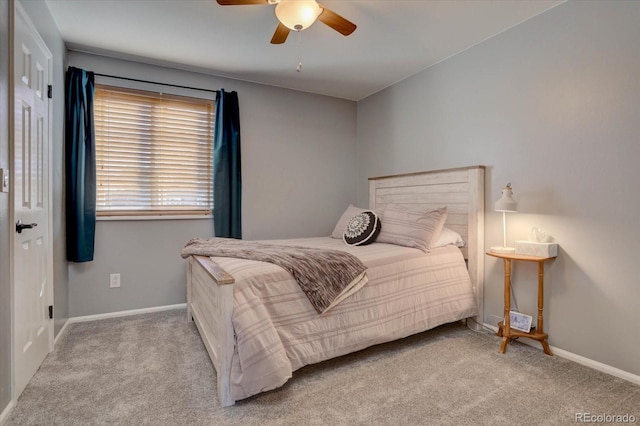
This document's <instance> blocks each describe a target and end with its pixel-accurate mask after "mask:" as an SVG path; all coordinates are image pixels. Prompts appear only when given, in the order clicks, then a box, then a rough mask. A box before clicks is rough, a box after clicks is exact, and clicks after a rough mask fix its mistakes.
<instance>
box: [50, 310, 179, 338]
mask: <svg viewBox="0 0 640 426" xmlns="http://www.w3.org/2000/svg"><path fill="white" fill-rule="evenodd" d="M186 308H187V304H186V303H178V304H176V305H164V306H154V307H151V308H142V309H131V310H128V311H118V312H108V313H106V314H96V315H85V316H82V317H73V318H69V319H68V320H67V322H66V323H65V327H66V326H67V324H73V323H75V322H87V321H97V320H101V319H108V318H118V317H128V316H130V315H140V314H148V313H151V312H160V311H170V310H173V309H186ZM63 329H64V327H63ZM58 334H62V330H60V333H58Z"/></svg>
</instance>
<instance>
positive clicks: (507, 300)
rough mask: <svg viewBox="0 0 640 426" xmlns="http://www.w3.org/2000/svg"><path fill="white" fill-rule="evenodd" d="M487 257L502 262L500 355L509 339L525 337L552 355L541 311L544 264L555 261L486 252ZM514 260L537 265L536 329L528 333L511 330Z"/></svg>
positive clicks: (499, 326) (542, 306) (549, 258)
mask: <svg viewBox="0 0 640 426" xmlns="http://www.w3.org/2000/svg"><path fill="white" fill-rule="evenodd" d="M487 255H489V256H493V257H497V258H500V259H502V260H504V320H503V321H501V322H500V323H499V324H498V333H497V335H498V336H500V337H502V343H500V353H505V351H506V350H507V343H509V341H510V340H511V339H514V338H516V337H527V338H529V339H534V340H537V341H539V342H540V343H541V344H542V349H543V350H544V353H545V354H547V355H553V354H552V353H551V349H549V342H548V337H549V336H548V335H547V334H546V333H545V332H544V329H543V315H542V312H543V309H544V262H546V261H547V260H551V259H555V257H556V256H553V257H538V256H528V255H524V254H514V253H494V252H491V251H488V252H487ZM515 260H521V261H525V262H536V263H537V264H538V323H537V325H536V329H535V330H532V331H530V332H528V333H526V332H524V331H519V330H514V329H513V328H511V324H510V322H511V320H510V316H509V312H510V310H511V262H512V261H515Z"/></svg>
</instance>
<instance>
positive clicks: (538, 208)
mask: <svg viewBox="0 0 640 426" xmlns="http://www.w3.org/2000/svg"><path fill="white" fill-rule="evenodd" d="M639 22H640V2H637V1H636V2H577V1H576V2H573V1H570V2H567V3H564V4H562V5H560V6H558V7H556V8H554V9H552V10H551V11H549V12H546V13H544V14H542V15H539V16H538V17H536V18H534V19H532V20H529V21H527V22H525V23H523V24H521V25H518V26H517V27H514V28H512V29H510V30H509V31H507V32H505V33H502V34H501V35H499V36H497V37H494V38H492V39H489V40H487V41H485V42H484V43H481V44H480V45H477V46H475V47H473V48H471V49H469V50H467V51H465V52H462V53H461V54H458V55H456V56H454V57H452V58H450V59H448V60H446V61H444V62H442V63H440V64H438V65H436V66H433V67H431V68H429V69H427V70H425V71H423V72H421V73H419V74H416V75H414V76H413V77H411V78H409V79H407V80H405V81H402V82H400V83H398V84H396V85H394V86H392V87H390V88H388V89H386V90H384V91H382V92H379V93H377V94H375V95H373V96H371V97H369V98H367V99H365V100H362V101H360V102H359V103H358V152H359V180H358V182H359V191H358V194H359V197H358V200H359V204H360V205H366V200H367V196H368V193H367V181H366V179H367V177H369V176H375V175H386V174H390V173H399V172H411V171H418V170H428V169H439V168H448V167H456V166H464V165H475V164H484V165H486V166H488V169H487V178H486V187H485V190H486V199H485V203H486V205H487V207H488V208H487V212H486V216H485V217H486V220H485V221H486V223H485V225H486V228H485V230H486V233H485V236H486V241H485V245H486V248H487V249H488V248H489V247H491V246H495V245H502V242H501V241H502V229H501V228H502V218H501V216H500V214H499V213H496V212H494V211H493V208H492V206H493V205H494V203H495V201H496V200H497V199H498V198H499V195H500V189H501V188H502V186H503V185H504V184H506V183H507V182H512V184H513V187H514V193H515V198H516V200H517V201H518V202H519V213H516V214H511V215H509V216H508V225H507V226H508V235H507V238H508V242H510V243H511V244H513V241H514V240H515V239H527V237H528V235H529V230H530V228H531V227H532V226H541V227H542V228H543V229H544V230H546V231H547V232H549V233H550V234H552V235H553V236H555V237H556V239H557V241H558V242H559V244H560V254H559V256H558V258H557V259H556V260H555V261H554V262H552V263H549V264H548V265H547V275H546V276H547V282H546V286H545V287H546V288H545V290H546V294H545V296H546V297H545V300H546V305H545V321H546V331H548V332H549V340H550V343H551V344H552V345H553V346H556V347H558V348H561V349H564V350H567V351H569V352H572V353H575V354H578V355H581V356H583V357H586V358H589V359H592V360H595V361H599V362H602V363H604V364H608V365H611V366H613V367H617V368H619V369H622V370H624V371H627V372H631V373H633V374H636V375H639V374H640V363H638V352H639V350H640V340H639V339H638V335H639V334H638V330H639V329H640V319H639V318H640V317H639V316H638V314H637V312H638V309H637V306H638V301H639V300H640V286H639V285H638V278H637V276H638V263H637V255H638V253H639V252H640V231H639V229H640V228H639V227H638V218H637V217H638V214H637V212H638V210H639V209H640V201H638V197H637V194H636V192H637V191H635V188H636V187H637V185H638V182H640V168H639V167H638V166H637V161H638V158H640V144H638V135H640V78H638V76H639V75H640V55H639V54H638V46H640V25H638V23H639ZM485 267H486V276H485V300H484V304H485V320H486V321H487V322H492V323H494V325H495V323H496V322H497V321H498V320H499V317H501V316H502V302H503V275H502V274H503V269H502V263H501V261H499V260H497V259H494V258H486V263H485ZM514 274H515V275H514V286H515V293H516V299H517V302H518V304H519V307H520V310H521V311H523V312H527V313H529V314H534V313H535V312H536V305H535V303H536V302H535V300H536V293H535V292H536V279H537V276H536V270H535V269H534V267H533V265H522V264H517V265H516V266H515V271H514ZM496 350H497V348H496Z"/></svg>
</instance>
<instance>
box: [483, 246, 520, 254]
mask: <svg viewBox="0 0 640 426" xmlns="http://www.w3.org/2000/svg"><path fill="white" fill-rule="evenodd" d="M489 250H491V251H492V252H494V253H515V252H516V249H515V248H513V247H491V248H490V249H489Z"/></svg>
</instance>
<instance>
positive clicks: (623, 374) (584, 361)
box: [483, 323, 640, 385]
mask: <svg viewBox="0 0 640 426" xmlns="http://www.w3.org/2000/svg"><path fill="white" fill-rule="evenodd" d="M483 325H484V326H485V327H486V328H488V329H491V330H493V331H495V332H498V327H496V326H494V325H491V324H487V323H484V324H483ZM518 342H522V343H524V344H525V345H529V346H533V347H534V348H538V349H540V350H542V346H541V345H540V343H539V342H537V341H535V340H531V339H521V340H518ZM549 348H550V349H551V352H553V354H554V355H557V356H559V357H560V358H565V359H568V360H570V361H573V362H577V363H578V364H581V365H584V366H587V367H590V368H593V369H594V370H598V371H601V372H603V373H606V374H610V375H612V376H615V377H619V378H621V379H623V380H627V381H629V382H631V383H635V384H637V385H640V376H638V375H636V374H633V373H630V372H628V371H624V370H621V369H619V368H616V367H612V366H610V365H607V364H603V363H601V362H598V361H594V360H592V359H589V358H585V357H583V356H581V355H578V354H574V353H573V352H569V351H565V350H564V349H560V348H557V347H555V346H551V345H549Z"/></svg>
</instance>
